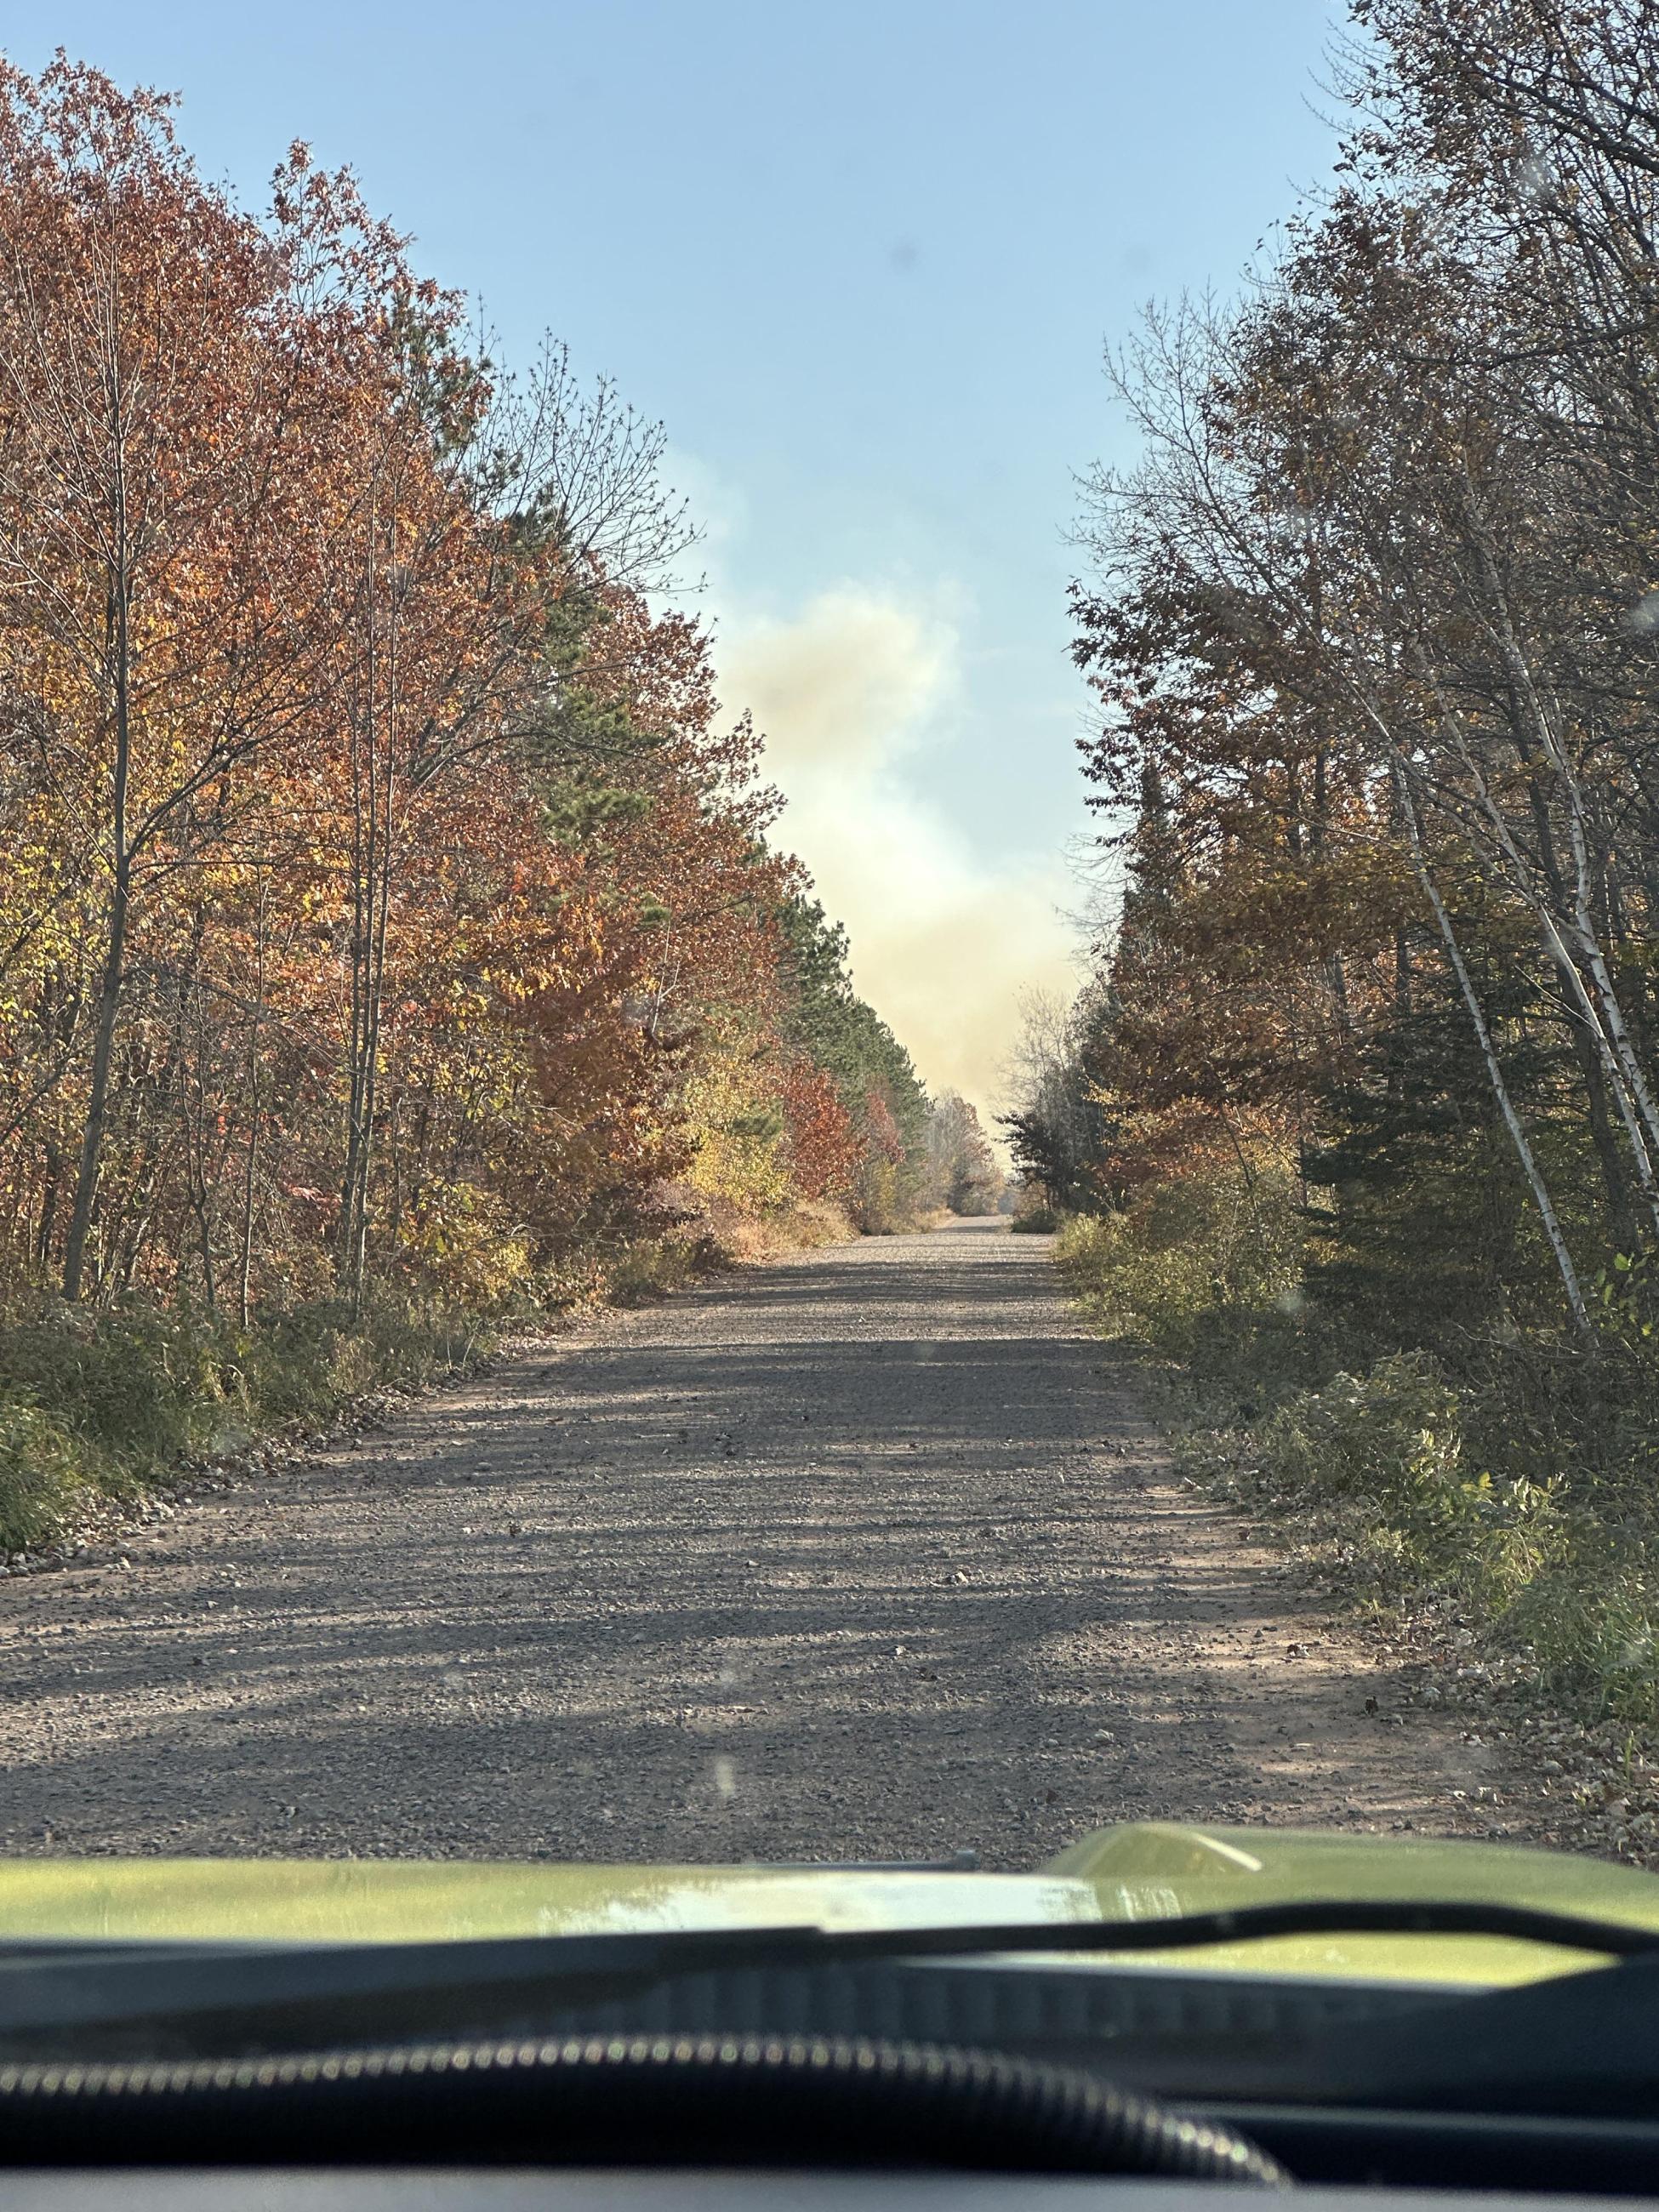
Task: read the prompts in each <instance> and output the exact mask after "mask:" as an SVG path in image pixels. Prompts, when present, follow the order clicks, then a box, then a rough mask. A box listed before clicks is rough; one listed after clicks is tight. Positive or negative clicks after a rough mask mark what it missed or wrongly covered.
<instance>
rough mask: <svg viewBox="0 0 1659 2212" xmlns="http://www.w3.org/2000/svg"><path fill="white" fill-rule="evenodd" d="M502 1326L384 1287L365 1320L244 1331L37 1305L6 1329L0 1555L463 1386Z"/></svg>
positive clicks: (353, 1317) (214, 1320) (294, 1316)
mask: <svg viewBox="0 0 1659 2212" xmlns="http://www.w3.org/2000/svg"><path fill="white" fill-rule="evenodd" d="M493 1326H494V1324H493V1322H492V1321H491V1319H490V1318H489V1317H488V1316H481V1315H478V1314H474V1313H470V1312H467V1311H466V1310H464V1309H461V1308H459V1307H457V1306H454V1305H453V1304H447V1303H446V1302H444V1301H442V1300H441V1299H438V1298H435V1297H421V1296H418V1295H416V1294H412V1293H409V1292H401V1293H400V1292H394V1291H390V1290H387V1289H386V1288H384V1287H376V1288H375V1289H374V1291H372V1293H371V1295H370V1296H369V1297H368V1298H367V1299H366V1300H365V1301H364V1304H363V1306H362V1310H361V1311H360V1312H356V1313H354V1312H353V1311H352V1310H351V1308H350V1306H349V1304H344V1303H342V1302H333V1301H328V1300H316V1301H313V1302H310V1303H308V1304H302V1305H296V1306H295V1307H294V1308H292V1309H290V1310H288V1311H286V1312H283V1313H279V1314H273V1315H269V1316H262V1317H260V1318H259V1319H258V1321H257V1322H255V1323H254V1324H253V1325H252V1327H250V1328H246V1329H245V1328H240V1327H238V1326H237V1325H235V1324H234V1322H230V1321H228V1320H227V1319H226V1318H225V1317H224V1316H221V1315H212V1314H203V1313H199V1312H194V1311H191V1310H179V1309H175V1308H165V1307H162V1306H161V1305H158V1304H155V1303H152V1302H151V1301H149V1300H148V1299H143V1298H139V1297H127V1298H124V1299H122V1300H120V1301H119V1302H118V1303H117V1304H113V1305H111V1306H109V1307H106V1308H104V1309H102V1310H92V1309H88V1308H87V1307H83V1306H70V1305H65V1304H64V1303H63V1302H62V1301H61V1300H58V1299H48V1298H44V1297H43V1298H41V1299H40V1300H38V1301H37V1302H36V1303H35V1304H33V1305H32V1306H29V1307H26V1308H23V1309H21V1310H17V1311H15V1312H14V1313H13V1314H12V1315H11V1316H10V1317H9V1319H8V1320H7V1321H6V1322H5V1323H4V1324H3V1325H0V1551H3V1552H5V1553H10V1554H13V1555H15V1554H17V1553H23V1552H27V1551H30V1550H33V1549H35V1548H37V1547H40V1546H42V1545H46V1544H49V1543H51V1542H52V1541H53V1540H54V1539H55V1538H57V1537H58V1536H59V1535H61V1534H63V1532H64V1529H65V1528H67V1527H69V1526H70V1525H71V1524H72V1523H73V1522H75V1521H76V1519H78V1518H81V1517H83V1516H85V1515H86V1513H87V1512H88V1510H89V1509H92V1508H94V1507H95V1506H96V1505H97V1504H99V1503H100V1502H108V1501H111V1500H116V1499H123V1498H137V1496H138V1494H139V1493H140V1492H143V1490H144V1489H146V1488H148V1487H149V1486H153V1485H155V1484H156V1483H159V1482H161V1481H164V1480H167V1477H168V1476H169V1475H170V1474H173V1473H174V1472H175V1471H176V1470H178V1469H179V1468H181V1467H183V1466H185V1465H186V1464H188V1463H190V1462H193V1461H197V1460H200V1459H203V1458H206V1457H211V1456H215V1455H222V1454H227V1453H233V1452H235V1451H237V1450H240V1449H243V1448H244V1447H246V1445H248V1444H250V1443H252V1442H254V1441H255V1440H256V1439H258V1438H262V1437H270V1436H272V1435H275V1434H277V1433H280V1432H281V1431H284V1430H287V1429H290V1428H294V1427H300V1426H304V1427H314V1426H315V1425H318V1424H319V1422H325V1421H327V1420H328V1419H331V1417H332V1416H333V1415H334V1414H335V1413H337V1412H338V1411H339V1409H340V1408H341V1407H343V1406H345V1405H347V1404H349V1402H350V1401H352V1400H354V1399H356V1398H360V1397H362V1396H363V1395H365V1394H366V1393H367V1392H368V1391H370V1390H373V1389H378V1388H383V1387H386V1385H389V1384H392V1385H402V1386H405V1387H408V1386H413V1385H416V1384H419V1383H426V1382H430V1381H432V1380H434V1379H435V1377H437V1376H441V1375H444V1374H449V1373H453V1372H455V1371H456V1370H458V1369H460V1368H463V1367H465V1366H466V1365H468V1364H470V1363H471V1361H473V1360H474V1359H476V1358H478V1357H479V1356H480V1355H481V1354H482V1353H483V1352H485V1351H487V1350H488V1349H489V1345H490V1342H491V1337H492V1329H493Z"/></svg>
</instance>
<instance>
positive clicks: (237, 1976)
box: [0, 1898, 1659, 2049]
mask: <svg viewBox="0 0 1659 2212" xmlns="http://www.w3.org/2000/svg"><path fill="white" fill-rule="evenodd" d="M1344 1935H1356V1936H1358V1935H1380V1936H1507V1937H1510V1938H1512V1939H1514V1940H1517V1941H1520V1942H1528V1943H1535V1944H1541V1945H1547V1946H1550V1947H1552V1948H1557V1949H1565V1950H1571V1951H1576V1952H1579V1953H1584V1954H1591V1955H1597V1954H1600V1955H1602V1956H1606V1957H1608V1958H1612V1959H1631V1958H1637V1957H1641V1956H1646V1955H1650V1954H1656V1953H1659V1930H1651V1929H1644V1928H1637V1927H1632V1926H1630V1925H1628V1924H1627V1923H1624V1922H1620V1921H1607V1920H1593V1919H1589V1918H1581V1917H1578V1916H1577V1915H1576V1914H1573V1913H1566V1912H1551V1911H1541V1910H1537V1909H1534V1908H1533V1907H1530V1906H1526V1905H1498V1904H1489V1903H1482V1902H1476V1901H1472V1900H1469V1899H1413V1900H1410V1901H1407V1900H1403V1899H1358V1900H1356V1899H1324V1898H1309V1899H1289V1900H1285V1901H1283V1902H1280V1903H1277V1904H1271V1905H1243V1906H1240V1907H1238V1908H1237V1910H1234V1911H1222V1912H1198V1913H1185V1914H1182V1915H1180V1916H1170V1917H1166V1918H1162V1919H1157V1918H1155V1919H1150V1920H1063V1921H1036V1922H1031V1921H1015V1922H1012V1923H964V1924H958V1925H947V1926H942V1927H940V1926H933V1927H921V1928H852V1929H834V1928H831V1929H826V1928H821V1927H816V1926H806V1927H776V1928H765V1927H761V1928H732V1929H707V1928H699V1929H662V1930H633V1929H629V1930H625V1931H620V1932H618V1933H616V1934H606V1935H597V1934H587V1935H569V1936H515V1937H498V1938H489V1939H480V1940H475V1941H470V1942H419V1943H343V1944H316V1945H300V1944H294V1945H283V1944H269V1945H259V1946H252V1945H244V1944H234V1945H233V1944H215V1943H210V1942H201V1943H196V1944H185V1945H179V1946H178V1947H176V1948H166V1949H161V1948H158V1947H156V1946H155V1945H152V1944H149V1943H147V1942H133V1943H121V1942H106V1943H102V1944H99V1945H96V1946H88V1947H80V1946H77V1947H75V1948H73V1949H72V1950H70V1951H68V1952H65V1953H56V1952H55V1951H54V1949H53V1948H52V1946H50V1945H40V1946H37V1945H34V1944H23V1945H17V1946H14V1947H10V1948H7V1949H4V1950H0V2049H4V2048H6V2047H8V2046H9V2047H11V2048H14V2049H15V2048H16V2047H17V2045H18V2043H19V2042H20V2041H26V2040H27V2039H29V2038H30V2037H31V2036H33V2035H37V2034H39V2033H40V2032H41V2031H46V2030H57V2031H65V2032H70V2033H73V2032H74V2031H76V2030H77V2029H89V2028H93V2027H101V2028H104V2029H106V2030H107V2029H110V2028H112V2027H117V2026H118V2024H120V2023H124V2022H125V2023H126V2024H127V2025H128V2026H129V2027H131V2028H132V2029H133V2030H134V2031H138V2030H140V2029H145V2030H146V2032H148V2031H149V2030H154V2029H157V2028H160V2027H161V2026H162V2025H163V2024H164V2023H172V2024H173V2025H175V2026H178V2027H181V2028H182V2027H185V2025H186V2024H187V2023H188V2024H191V2026H193V2027H196V2028H200V2027H204V2025H206V2024H207V2023H210V2022H212V2021H219V2022H221V2023H222V2025H223V2026H224V2027H225V2029H226V2030H227V2031H232V2030H234V2025H235V2023H236V2022H238V2021H258V2022H259V2023H261V2025H262V2030H263V2032H265V2033H271V2032H275V2031H276V2030H277V2028H278V2027H279V2026H280V2027H281V2028H282V2030H283V2032H284V2033H288V2034H290V2035H301V2034H304V2033H307V2032H320V2031H321V2029H322V2028H324V2027H326V2026H327V2025H329V2024H330V2022H331V2021H335V2020H337V2015H338V2009H339V2008H342V2007H356V2008H358V2009H359V2010H360V2011H361V2010H362V2008H365V2007H368V2008H374V2007H378V2008H380V2009H381V2010H382V2011H383V2012H384V2013H385V2014H386V2016H387V2018H389V2019H392V2020H395V2021H397V2022H398V2024H399V2025H400V2026H402V2027H405V2028H410V2029H412V2028H414V2027H416V2026H417V2025H419V2024H420V2023H422V2021H428V2022H429V2023H431V2024H433V2025H436V2024H439V2023H441V2022H442V2021H445V2020H447V2018H449V2017H450V2016H452V2015H453V2014H454V2013H455V2012H456V2010H457V2009H464V2010H465V2011H467V2012H468V2013H469V2014H473V2015H477V2017H478V2018H480V2019H483V2018H485V2017H489V2016H491V2015H493V2014H495V2013H496V2012H497V2011H501V2010H507V2011H509V2012H510V2011H512V2010H513V2009H514V2008H534V2007H536V2006H538V2005H539V2004H541V2003H543V2002H546V2001H548V2000H549V1999H550V1998H554V1997H556V1998H557V1999H559V2000H560V2001H562V2002H574V2001H579V2000H582V2001H585V2000H593V2001H598V2000H600V1999H605V1998H610V1997H615V1996H622V1995H624V1994H626V1993H627V1992H628V1991H629V1990H640V1989H641V1988H642V1987H644V1986H646V1985H648V1984H652V1983H654V1982H661V1981H665V1980H668V1979H670V1978H674V1977H678V1976H681V1975H685V1974H695V1973H707V1972H742V1971H745V1970H748V1971H775V1970H778V1969H788V1968H793V1967H805V1968H811V1967H817V1966H836V1965H842V1964H854V1963H858V1962H860V1961H872V1960H875V1961H879V1960H915V1961H921V1960H940V1961H948V1960H952V1959H962V1960H969V1959H981V1958H990V1957H994V1956H997V1955H1000V1954H1067V1955H1070V1956H1073V1957H1075V1956H1078V1955H1079V1954H1084V1955H1087V1954H1109V1955H1111V1956H1114V1957H1122V1956H1125V1955H1133V1954H1136V1953H1139V1952H1168V1951H1176V1950H1194V1949H1201V1948H1212V1947H1215V1946H1218V1945H1228V1946H1231V1945H1240V1944H1249V1943H1255V1942H1268V1941H1271V1940H1272V1939H1273V1938H1274V1937H1279V1936H1344Z"/></svg>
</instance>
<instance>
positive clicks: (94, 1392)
mask: <svg viewBox="0 0 1659 2212" xmlns="http://www.w3.org/2000/svg"><path fill="white" fill-rule="evenodd" d="M665 1218H666V1221H667V1225H666V1226H665V1227H663V1228H661V1229H660V1230H657V1231H649V1232H647V1233H644V1234H639V1233H635V1234H633V1235H631V1236H629V1235H621V1234H618V1235H617V1236H614V1237H610V1238H608V1239H590V1240H587V1241H586V1242H584V1243H580V1244H579V1245H577V1246H575V1247H574V1249H573V1250H572V1251H571V1253H570V1254H569V1255H568V1256H567V1257H566V1258H565V1259H563V1260H562V1261H559V1262H557V1263H556V1264H553V1265H550V1266H548V1267H544V1268H543V1269H542V1270H541V1272H540V1273H538V1275H536V1276H535V1277H533V1278H532V1279H530V1280H529V1281H528V1282H527V1283H526V1285H524V1286H523V1287H521V1288H520V1289H518V1290H516V1291H514V1292H513V1294H512V1295H511V1296H509V1297H501V1298H497V1299H495V1300H491V1301H489V1302H488V1303H486V1302H484V1301H483V1300H477V1299H474V1300H469V1299H466V1298H465V1297H457V1296H455V1295H453V1294H451V1295H447V1296H446V1295H443V1294H441V1293H440V1292H438V1291H434V1290H430V1289H424V1290H423V1289H421V1288H418V1287H412V1286H410V1285H387V1284H384V1283H382V1284H375V1285H371V1286H370V1288H369V1291H368V1295H367V1296H366V1297H365V1298H364V1300H363V1303H362V1307H361V1310H355V1311H354V1310H353V1308H352V1306H351V1304H349V1302H348V1301H345V1300H337V1299H326V1298H321V1299H313V1300H309V1301H307V1302H304V1303H301V1304H295V1305H293V1306H291V1307H289V1308H288V1309H286V1310H282V1311H273V1312H269V1313H263V1314H258V1315H256V1316H254V1318H253V1320H252V1324H251V1325H250V1326H249V1327H247V1328H241V1327H240V1326H238V1325H237V1324H236V1323H235V1322H233V1321H231V1320H230V1319H228V1317H227V1316H224V1315H222V1314H214V1313H206V1312H202V1311H199V1310H191V1309H188V1308H181V1307H176V1306H164V1305H162V1304H159V1303H158V1302H156V1301H155V1300H152V1299H149V1298H144V1297H137V1296H131V1297H124V1298H121V1299H118V1300H116V1301H115V1302H113V1303H112V1304H108V1305H106V1306H102V1307H97V1306H87V1305H67V1304H64V1301H63V1300H62V1299H60V1298H56V1297H47V1296H46V1295H44V1294H42V1295H39V1296H37V1297H34V1298H33V1300H32V1301H29V1302H27V1303H24V1304H19V1305H17V1306H16V1307H15V1308H14V1309H13V1310H12V1311H11V1312H10V1313H9V1314H8V1315H6V1316H0V1557H4V1558H6V1559H9V1560H12V1561H15V1560H17V1559H19V1558H20V1556H21V1555H23V1554H27V1553H32V1552H34V1551H37V1550H40V1549H44V1548H46V1547H50V1546H51V1545H52V1544H54V1543H55V1542H57V1541H59V1540H61V1539H62V1538H63V1537H64V1534H65V1533H66V1532H67V1531H70V1530H71V1529H72V1528H75V1527H76V1525H77V1524H78V1523H81V1522H85V1521H86V1520H87V1519H88V1516H89V1515H91V1514H93V1513H94V1512H95V1511H96V1510H97V1509H98V1508H99V1507H100V1505H108V1504H119V1503H120V1502H122V1501H136V1500H137V1499H138V1498H140V1497H141V1496H142V1494H143V1492H145V1491H146V1490H148V1489H152V1488H154V1487H155V1486H158V1485H162V1484H165V1483H167V1482H168V1481H169V1480H173V1478H175V1477H176V1476H177V1475H178V1474H179V1473H180V1472H181V1471H182V1470H183V1469H184V1468H186V1467H188V1466H190V1465H191V1464H193V1463H197V1462H201V1461H203V1460H204V1459H210V1458H216V1457H220V1456H223V1455H232V1454H234V1453H236V1452H239V1451H241V1450H244V1449H247V1448H249V1447H251V1446H252V1445H255V1444H257V1443H263V1442H265V1441H267V1440H270V1439H271V1438H274V1437H279V1436H281V1435H283V1433H285V1432H292V1431H314V1430H316V1429H318V1428H319V1427H325V1426H326V1425H328V1424H329V1423H330V1422H331V1420H333V1419H335V1417H336V1416H337V1415H338V1414H339V1413H341V1412H342V1411H343V1409H344V1408H346V1407H349V1406H350V1405H352V1404H353V1403H354V1402H355V1401H360V1400H362V1398H364V1397H366V1396H368V1395H369V1394H370V1393H372V1392H374V1391H375V1390H380V1389H388V1388H392V1389H417V1388H419V1387H421V1386H422V1385H423V1384H427V1383H435V1382H437V1381H440V1380H441V1379H442V1378H443V1377H444V1376H451V1375H456V1374H460V1373H465V1371H467V1370H470V1369H471V1368H473V1367H476V1366H477V1364H479V1363H480V1362H481V1361H483V1360H485V1359H487V1358H489V1357H490V1355H491V1354H492V1353H493V1352H495V1351H496V1350H497V1349H498V1348H499V1346H500V1345H501V1341H502V1340H503V1338H504V1337H506V1336H507V1335H510V1334H515V1333H519V1332H523V1331H526V1330H530V1329H533V1328H538V1327H542V1326H545V1325H547V1324H549V1323H550V1322H553V1321H555V1320H556V1319H557V1318H558V1317H560V1316H568V1315H569V1314H571V1313H573V1312H577V1311H581V1310H589V1309H594V1308H599V1307H605V1306H632V1305H641V1304H647V1303H649V1302H651V1301H653V1300H654V1299H657V1298H662V1297H670V1296H671V1295H672V1294H673V1292H674V1291H678V1290H682V1289H684V1287H685V1286H686V1285H688V1284H690V1283H692V1282H695V1281H697V1280H699V1279H702V1278H703V1277H705V1276H707V1275H708V1274H710V1273H714V1272H715V1271H716V1270H718V1269H720V1268H721V1267H729V1266H732V1265H736V1264H741V1263H742V1262H744V1261H752V1260H757V1259H764V1258H769V1257H772V1256H775V1255H776V1254H778V1253H781V1252H782V1251H785V1250H789V1249H799V1248H800V1247H803V1246H811V1245H816V1244H824V1243H842V1242H844V1241H847V1240H848V1239H850V1238H852V1237H855V1236H857V1234H858V1233H859V1232H858V1231H857V1230H856V1229H855V1228H854V1226H853V1225H852V1223H851V1221H850V1220H849V1219H848V1217H847V1214H846V1213H845V1212H844V1211H842V1209H840V1208H838V1207H836V1206H829V1205H825V1204H807V1205H798V1206H792V1207H789V1208H786V1209H781V1210H778V1211H776V1212H775V1213H774V1214H772V1215H769V1216H768V1217H767V1218H764V1219H762V1220H756V1219H753V1218H750V1217H748V1216H746V1215H744V1214H743V1213H742V1212H740V1211H739V1210H738V1209H737V1208H736V1207H726V1206H713V1207H711V1206H709V1205H708V1203H707V1202H703V1203H700V1204H696V1205H693V1206H686V1207H684V1208H677V1207H674V1206H669V1207H668V1208H667V1210H666V1215H665Z"/></svg>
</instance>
